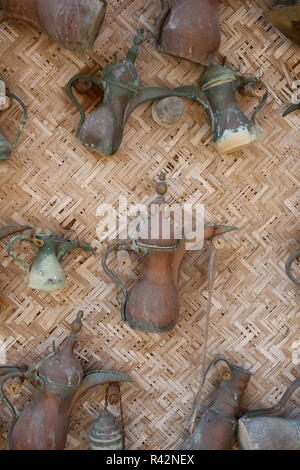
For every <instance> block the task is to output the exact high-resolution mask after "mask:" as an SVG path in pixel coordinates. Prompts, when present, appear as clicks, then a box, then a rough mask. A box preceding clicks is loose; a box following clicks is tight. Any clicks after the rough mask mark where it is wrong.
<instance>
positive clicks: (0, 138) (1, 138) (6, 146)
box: [0, 91, 28, 160]
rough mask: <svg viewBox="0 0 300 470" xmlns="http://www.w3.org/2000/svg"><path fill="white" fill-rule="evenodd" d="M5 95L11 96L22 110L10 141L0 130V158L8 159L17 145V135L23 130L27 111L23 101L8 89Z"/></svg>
mask: <svg viewBox="0 0 300 470" xmlns="http://www.w3.org/2000/svg"><path fill="white" fill-rule="evenodd" d="M6 95H7V96H8V97H9V98H12V99H13V100H15V101H17V102H18V103H19V105H20V106H21V108H22V111H23V119H22V120H21V122H20V124H19V126H18V129H17V132H16V135H15V137H14V140H13V142H12V143H10V142H8V140H7V138H6V137H5V135H4V134H3V132H0V160H8V159H9V158H10V157H11V154H12V151H13V149H14V148H15V147H16V145H17V142H18V140H19V137H20V135H21V134H22V132H23V129H24V126H25V124H26V121H27V118H28V113H27V108H26V105H25V103H23V101H22V100H21V99H20V98H19V97H18V96H17V95H15V94H14V93H10V92H9V91H7V93H6Z"/></svg>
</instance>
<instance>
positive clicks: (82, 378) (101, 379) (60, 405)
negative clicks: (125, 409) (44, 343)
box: [0, 313, 131, 450]
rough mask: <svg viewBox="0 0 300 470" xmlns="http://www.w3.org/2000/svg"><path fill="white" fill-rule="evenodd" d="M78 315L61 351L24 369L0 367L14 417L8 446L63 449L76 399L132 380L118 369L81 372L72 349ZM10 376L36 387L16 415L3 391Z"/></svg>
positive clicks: (12, 447)
mask: <svg viewBox="0 0 300 470" xmlns="http://www.w3.org/2000/svg"><path fill="white" fill-rule="evenodd" d="M81 318H82V313H79V314H78V316H77V319H76V320H75V321H74V322H73V323H72V333H71V334H70V336H69V337H68V338H67V340H66V342H65V345H64V347H63V348H62V349H61V351H59V352H56V351H55V350H54V351H53V352H52V353H51V354H49V356H47V357H46V358H44V359H43V360H42V361H41V362H40V363H38V364H37V365H34V366H31V367H28V368H27V369H25V368H23V369H21V368H17V367H8V366H3V367H0V385H1V392H0V396H1V398H2V399H3V400H4V403H5V404H6V405H7V406H8V408H9V410H10V412H11V413H12V416H13V421H12V426H11V430H10V433H9V440H8V441H9V442H8V447H9V449H16V450H56V449H64V446H65V442H66V438H67V433H68V425H69V419H70V414H71V411H72V408H73V406H74V405H75V403H76V401H77V400H78V399H79V398H81V397H82V396H83V395H84V394H85V393H87V392H88V390H89V389H90V388H93V387H96V386H98V385H102V384H105V383H111V382H126V381H131V379H130V377H128V376H127V375H124V374H121V373H119V372H112V371H103V370H98V371H91V372H88V373H86V374H84V373H83V370H82V367H81V364H80V362H79V360H78V359H77V358H76V356H75V354H74V351H73V349H74V346H75V344H76V341H77V339H76V335H77V333H78V332H79V331H80V329H81V326H82V323H81ZM12 377H21V378H23V379H29V380H31V381H32V382H33V383H34V384H35V385H36V386H37V387H38V388H39V392H38V394H37V396H36V397H35V398H34V399H33V400H32V401H31V402H30V403H29V405H27V407H26V408H25V409H24V410H23V411H22V412H21V414H20V415H19V416H18V414H17V411H16V410H15V408H14V407H13V405H12V404H11V403H10V401H9V400H8V398H7V397H6V395H5V394H4V392H3V384H4V383H5V382H6V381H7V380H8V379H10V378H12Z"/></svg>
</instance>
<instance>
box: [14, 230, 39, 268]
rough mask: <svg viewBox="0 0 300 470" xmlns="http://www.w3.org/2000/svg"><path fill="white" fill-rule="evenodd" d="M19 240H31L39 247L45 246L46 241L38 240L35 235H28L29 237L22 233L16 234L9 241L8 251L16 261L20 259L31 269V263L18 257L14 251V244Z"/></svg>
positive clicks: (20, 261)
mask: <svg viewBox="0 0 300 470" xmlns="http://www.w3.org/2000/svg"><path fill="white" fill-rule="evenodd" d="M17 241H24V242H30V243H32V244H33V245H35V246H38V247H41V246H43V244H44V242H43V241H42V240H37V239H36V238H35V237H33V236H28V237H23V236H22V235H16V236H14V237H12V238H11V239H10V240H9V242H8V243H7V252H8V254H9V256H11V257H12V258H13V259H14V260H15V261H18V262H19V263H21V264H23V265H24V266H26V267H27V269H30V265H29V264H28V263H26V261H24V260H23V259H21V258H17V257H16V256H15V254H14V252H13V249H14V244H15V243H16V242H17Z"/></svg>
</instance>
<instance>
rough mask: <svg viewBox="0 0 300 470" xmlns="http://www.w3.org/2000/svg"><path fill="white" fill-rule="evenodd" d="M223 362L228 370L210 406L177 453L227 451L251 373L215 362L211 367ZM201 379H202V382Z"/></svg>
mask: <svg viewBox="0 0 300 470" xmlns="http://www.w3.org/2000/svg"><path fill="white" fill-rule="evenodd" d="M219 361H224V362H226V363H227V365H228V367H229V371H228V372H226V373H225V374H224V375H223V377H222V381H221V383H220V385H219V388H218V390H217V392H216V394H215V397H214V399H213V401H212V403H211V404H210V405H209V406H208V407H207V408H206V409H205V411H204V413H203V414H202V416H200V417H198V418H197V420H196V423H195V427H194V430H193V432H192V434H191V435H190V436H189V437H188V438H187V439H186V440H185V441H184V442H183V443H182V444H181V445H180V446H179V449H180V450H229V449H230V448H231V445H232V443H233V440H234V437H235V431H236V429H237V425H238V418H239V416H241V401H242V398H243V394H244V392H245V390H246V388H247V385H248V382H249V380H250V378H251V373H250V372H248V371H247V370H245V369H242V368H241V367H237V366H235V365H233V364H230V363H228V361H226V360H225V359H222V358H218V359H215V360H214V361H212V362H211V364H210V365H209V367H208V368H207V370H206V372H205V376H206V375H207V373H208V371H209V370H210V368H211V366H212V365H215V364H217V363H218V362H219ZM205 376H204V378H205Z"/></svg>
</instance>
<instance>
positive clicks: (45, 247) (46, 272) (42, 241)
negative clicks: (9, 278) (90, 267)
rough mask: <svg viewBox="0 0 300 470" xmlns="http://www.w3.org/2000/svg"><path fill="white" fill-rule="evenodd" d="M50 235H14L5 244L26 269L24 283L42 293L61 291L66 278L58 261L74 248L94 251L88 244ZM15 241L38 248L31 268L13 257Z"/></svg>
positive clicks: (47, 233)
mask: <svg viewBox="0 0 300 470" xmlns="http://www.w3.org/2000/svg"><path fill="white" fill-rule="evenodd" d="M52 233H53V232H52V230H48V232H46V233H39V234H38V233H37V234H35V235H30V236H22V235H16V236H14V237H12V238H11V239H10V240H9V241H8V243H7V251H8V254H9V255H10V256H12V257H13V258H14V259H15V260H16V261H18V262H19V263H22V264H23V265H25V266H26V267H27V270H28V276H27V279H26V282H27V284H28V286H29V287H31V288H32V289H37V290H43V291H52V290H58V289H63V287H64V286H65V282H66V276H65V272H64V269H63V267H62V266H61V264H60V261H61V260H62V259H63V258H64V257H65V256H66V255H67V254H68V253H70V252H71V251H72V250H74V249H76V248H82V249H84V250H86V251H94V250H93V248H92V247H91V246H90V245H89V244H88V243H80V242H79V241H78V240H75V241H72V240H66V239H65V238H61V237H57V236H54V235H52ZM17 241H27V242H30V243H32V244H33V245H34V246H36V247H37V248H38V250H39V251H38V254H37V256H36V257H35V259H34V261H33V263H32V264H31V266H29V265H28V264H27V263H26V262H24V261H23V260H22V259H20V258H17V257H16V256H15V255H14V252H13V248H14V244H15V243H16V242H17Z"/></svg>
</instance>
